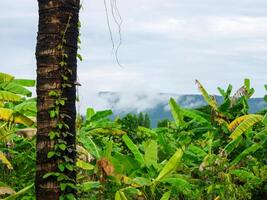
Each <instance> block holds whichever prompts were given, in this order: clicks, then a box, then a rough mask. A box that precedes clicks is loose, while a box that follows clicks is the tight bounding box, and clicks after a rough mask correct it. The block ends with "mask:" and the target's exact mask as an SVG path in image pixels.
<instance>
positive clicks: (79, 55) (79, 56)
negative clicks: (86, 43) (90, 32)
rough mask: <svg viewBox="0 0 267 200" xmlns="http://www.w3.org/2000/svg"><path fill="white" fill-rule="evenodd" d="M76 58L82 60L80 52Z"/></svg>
mask: <svg viewBox="0 0 267 200" xmlns="http://www.w3.org/2000/svg"><path fill="white" fill-rule="evenodd" d="M77 58H79V60H80V61H83V57H82V55H81V54H79V53H77Z"/></svg>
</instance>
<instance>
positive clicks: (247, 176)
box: [229, 169, 261, 185]
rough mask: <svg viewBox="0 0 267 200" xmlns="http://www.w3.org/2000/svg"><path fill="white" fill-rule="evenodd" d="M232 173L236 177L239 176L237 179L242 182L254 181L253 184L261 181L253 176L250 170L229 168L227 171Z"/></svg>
mask: <svg viewBox="0 0 267 200" xmlns="http://www.w3.org/2000/svg"><path fill="white" fill-rule="evenodd" d="M229 173H230V174H232V175H235V176H236V177H238V178H239V180H241V181H243V182H250V183H254V184H255V185H258V184H260V183H261V180H260V179H259V178H258V177H257V176H255V175H254V174H253V173H252V172H249V171H246V170H242V169H235V170H230V172H229Z"/></svg>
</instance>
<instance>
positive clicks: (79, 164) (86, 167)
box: [76, 159, 95, 170]
mask: <svg viewBox="0 0 267 200" xmlns="http://www.w3.org/2000/svg"><path fill="white" fill-rule="evenodd" d="M76 165H77V167H79V168H81V169H84V170H93V169H94V168H95V166H94V165H91V164H90V163H87V162H84V161H83V160H80V159H78V160H77V162H76Z"/></svg>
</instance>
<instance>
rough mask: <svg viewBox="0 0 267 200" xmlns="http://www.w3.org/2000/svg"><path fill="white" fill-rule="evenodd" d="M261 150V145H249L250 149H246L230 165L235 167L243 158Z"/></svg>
mask: <svg viewBox="0 0 267 200" xmlns="http://www.w3.org/2000/svg"><path fill="white" fill-rule="evenodd" d="M260 148H262V144H260V143H255V144H253V145H251V146H250V147H248V148H246V149H245V150H244V151H243V152H242V153H241V154H239V155H238V156H237V157H236V158H235V159H234V160H233V161H232V162H231V163H230V165H236V164H238V163H239V162H240V161H241V160H242V159H243V158H245V157H246V156H247V155H250V154H252V153H255V152H256V151H257V150H259V149H260Z"/></svg>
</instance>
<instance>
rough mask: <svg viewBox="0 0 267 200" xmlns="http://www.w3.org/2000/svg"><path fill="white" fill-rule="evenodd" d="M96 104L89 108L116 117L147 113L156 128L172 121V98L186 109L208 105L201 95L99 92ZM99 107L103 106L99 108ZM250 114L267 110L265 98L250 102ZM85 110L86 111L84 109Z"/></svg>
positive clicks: (219, 101)
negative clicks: (104, 111)
mask: <svg viewBox="0 0 267 200" xmlns="http://www.w3.org/2000/svg"><path fill="white" fill-rule="evenodd" d="M96 96H97V98H95V99H94V101H93V102H94V104H93V105H89V107H91V106H92V107H95V108H97V109H98V110H102V109H112V111H113V112H114V115H119V116H123V115H125V114H126V113H129V112H130V113H139V112H147V113H148V114H149V115H150V118H151V122H152V123H151V124H152V126H153V127H155V126H156V124H157V122H158V121H159V120H161V119H164V118H168V119H171V114H170V109H169V106H168V101H169V99H170V98H171V97H172V98H174V99H176V101H177V103H178V104H179V105H180V106H182V107H184V108H197V107H200V106H203V105H206V102H205V101H204V99H203V97H202V96H201V95H194V94H192V95H181V94H180V95H179V94H171V93H158V94H156V93H155V94H150V95H146V94H141V93H140V94H132V95H131V94H129V93H128V94H124V93H117V92H99V93H98V94H97V95H96ZM215 97H216V99H217V101H218V103H221V102H222V101H223V99H222V97H220V96H215ZM98 105H101V107H99V106H98ZM249 106H250V112H251V113H255V112H257V111H259V110H261V109H263V108H267V103H266V102H264V99H263V98H251V99H250V100H249ZM83 110H85V109H83Z"/></svg>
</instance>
